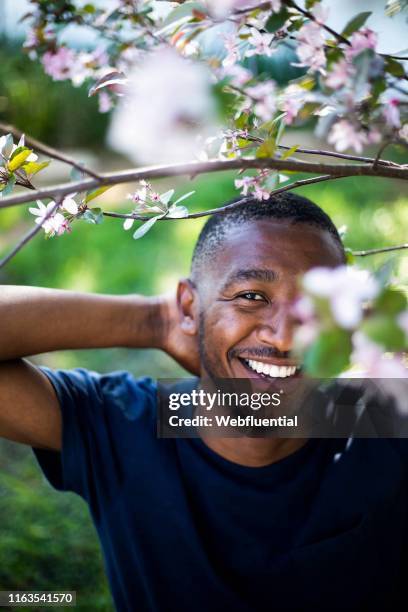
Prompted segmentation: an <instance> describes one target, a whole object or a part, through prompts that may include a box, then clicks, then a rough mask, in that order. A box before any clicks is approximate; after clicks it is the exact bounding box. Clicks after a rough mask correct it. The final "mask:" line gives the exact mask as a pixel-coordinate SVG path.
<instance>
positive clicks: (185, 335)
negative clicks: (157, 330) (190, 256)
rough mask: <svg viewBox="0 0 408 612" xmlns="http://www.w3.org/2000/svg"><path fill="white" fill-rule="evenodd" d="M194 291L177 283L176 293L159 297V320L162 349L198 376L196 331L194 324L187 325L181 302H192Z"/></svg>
mask: <svg viewBox="0 0 408 612" xmlns="http://www.w3.org/2000/svg"><path fill="white" fill-rule="evenodd" d="M194 299H195V297H194V291H193V289H192V287H190V285H189V282H188V281H181V282H180V283H179V287H178V291H177V294H176V292H174V293H170V294H166V295H163V296H161V297H160V315H161V316H160V318H161V324H162V334H163V338H162V342H161V344H162V348H163V350H165V351H166V353H168V354H169V355H170V356H171V357H173V359H175V360H176V361H177V362H178V363H179V364H180V365H181V366H182V367H183V368H185V369H186V370H188V371H189V372H191V373H192V374H195V375H197V376H198V375H199V374H200V356H199V344H198V331H197V330H196V326H195V322H193V321H192V325H189V317H188V316H186V315H185V313H184V312H183V311H184V304H182V302H185V301H186V300H188V301H191V302H192V301H193V300H194Z"/></svg>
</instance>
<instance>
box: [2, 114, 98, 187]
mask: <svg viewBox="0 0 408 612" xmlns="http://www.w3.org/2000/svg"><path fill="white" fill-rule="evenodd" d="M0 131H1V132H3V133H4V134H13V136H14V137H15V138H21V136H22V135H23V132H21V130H19V129H17V128H16V127H14V125H8V124H6V123H1V122H0ZM25 142H26V144H27V145H28V146H30V147H32V148H33V149H35V150H36V151H38V153H43V154H44V155H48V157H52V158H53V159H58V161H62V162H64V163H65V164H68V165H70V166H72V167H73V168H76V169H77V170H79V171H80V172H83V173H84V174H88V175H89V176H91V177H92V178H94V179H99V174H97V173H96V172H94V171H93V170H89V168H86V167H85V166H84V165H82V164H80V163H79V162H77V161H75V159H73V158H72V157H69V156H68V155H64V154H63V153H61V152H60V151H57V149H54V148H53V147H50V146H48V145H46V144H44V143H43V142H40V141H39V140H36V139H35V138H31V137H30V136H25Z"/></svg>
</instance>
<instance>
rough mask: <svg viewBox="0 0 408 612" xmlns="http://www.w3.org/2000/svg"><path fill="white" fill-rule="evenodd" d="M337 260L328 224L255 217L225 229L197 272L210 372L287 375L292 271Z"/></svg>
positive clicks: (294, 371) (204, 360)
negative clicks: (216, 249)
mask: <svg viewBox="0 0 408 612" xmlns="http://www.w3.org/2000/svg"><path fill="white" fill-rule="evenodd" d="M342 263H343V258H342V254H341V250H340V248H339V245H338V244H337V243H336V242H335V240H334V238H333V237H332V236H331V235H330V233H329V232H327V231H325V230H322V229H320V228H317V227H314V226H312V225H308V224H306V223H299V224H290V223H289V222H286V221H272V220H262V221H255V222H248V223H246V224H245V225H239V226H237V227H236V228H235V229H232V230H231V231H230V232H229V233H228V235H227V237H226V239H225V241H224V243H223V246H222V248H221V249H220V251H219V255H218V256H217V258H216V260H215V261H214V262H213V263H212V264H211V266H210V267H209V269H208V271H206V272H205V273H204V274H203V277H202V278H200V287H199V299H200V357H201V364H202V368H203V373H205V372H206V373H207V374H208V375H210V377H211V378H254V379H259V380H261V379H264V380H266V381H270V382H272V381H275V382H278V381H282V380H283V379H285V380H286V381H289V380H290V379H291V378H294V377H296V376H297V375H298V372H299V365H300V364H298V363H296V361H295V359H294V357H293V355H292V354H291V351H292V348H293V334H294V330H295V325H296V321H295V319H294V317H293V314H292V310H291V309H292V305H293V302H294V301H295V299H296V298H297V296H298V295H299V276H300V275H302V274H304V273H305V272H306V271H307V270H309V269H310V268H314V267H316V266H328V267H336V266H338V265H341V264H342Z"/></svg>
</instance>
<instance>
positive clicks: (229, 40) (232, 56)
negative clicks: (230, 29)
mask: <svg viewBox="0 0 408 612" xmlns="http://www.w3.org/2000/svg"><path fill="white" fill-rule="evenodd" d="M223 39H224V47H225V48H226V50H227V55H226V56H225V57H224V59H223V60H222V65H223V66H225V67H226V68H227V67H229V66H232V65H233V64H235V63H236V62H238V61H239V49H238V44H237V38H236V35H235V34H224V36H223Z"/></svg>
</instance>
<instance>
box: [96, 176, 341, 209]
mask: <svg viewBox="0 0 408 612" xmlns="http://www.w3.org/2000/svg"><path fill="white" fill-rule="evenodd" d="M340 178H343V177H341V176H330V175H329V174H327V175H323V176H314V177H313V178H308V179H302V180H299V181H294V182H293V183H290V185H285V186H284V187H278V188H277V189H274V190H273V191H271V192H270V196H275V195H277V194H278V193H283V192H284V191H290V190H292V189H296V188H297V187H302V186H304V185H311V184H312V183H320V182H322V181H330V180H336V179H340ZM249 199H253V196H252V197H251V196H245V197H244V198H241V199H239V200H237V201H236V202H232V203H231V204H227V205H226V206H220V207H219V208H210V209H209V210H203V211H200V212H196V213H190V214H189V215H186V216H185V217H159V218H158V221H177V220H180V219H183V220H184V219H198V218H200V217H208V216H209V215H218V214H223V213H226V212H229V211H231V210H234V209H235V208H239V207H240V206H243V205H244V204H247V202H248V200H249ZM262 204H263V203H262V202H261V201H260V202H259V205H260V206H262ZM102 214H103V215H104V216H105V217H114V218H116V219H135V220H136V221H147V219H148V217H143V216H142V215H134V214H129V215H126V214H122V213H115V212H108V211H106V212H103V213H102Z"/></svg>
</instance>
